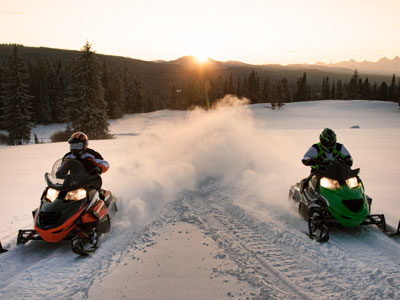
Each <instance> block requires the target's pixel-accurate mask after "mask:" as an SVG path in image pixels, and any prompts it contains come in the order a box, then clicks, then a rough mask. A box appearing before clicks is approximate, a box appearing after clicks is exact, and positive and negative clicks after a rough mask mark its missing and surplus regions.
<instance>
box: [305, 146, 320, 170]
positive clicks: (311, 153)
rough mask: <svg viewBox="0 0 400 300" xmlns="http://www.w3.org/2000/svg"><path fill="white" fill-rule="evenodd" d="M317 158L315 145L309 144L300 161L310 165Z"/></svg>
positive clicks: (315, 161) (313, 163)
mask: <svg viewBox="0 0 400 300" xmlns="http://www.w3.org/2000/svg"><path fill="white" fill-rule="evenodd" d="M317 158H318V151H317V149H315V147H313V146H311V147H310V149H308V151H307V152H306V154H304V157H303V159H302V160H301V162H302V163H303V164H304V165H306V166H312V165H315V164H316V163H317Z"/></svg>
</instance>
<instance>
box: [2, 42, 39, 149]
mask: <svg viewBox="0 0 400 300" xmlns="http://www.w3.org/2000/svg"><path fill="white" fill-rule="evenodd" d="M3 88H4V90H3V92H4V98H3V99H4V121H5V123H4V124H5V128H6V130H7V131H8V139H9V143H10V144H11V145H16V144H23V143H29V141H30V136H31V128H32V125H31V122H30V120H31V111H30V102H31V100H32V96H31V95H30V94H29V73H28V71H27V68H26V66H25V64H24V62H23V60H22V59H21V57H20V56H19V53H18V47H17V45H14V46H13V50H12V54H11V55H10V56H9V57H8V59H7V62H6V67H5V70H4V87H3Z"/></svg>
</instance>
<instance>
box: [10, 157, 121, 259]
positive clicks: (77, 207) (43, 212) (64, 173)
mask: <svg viewBox="0 0 400 300" xmlns="http://www.w3.org/2000/svg"><path fill="white" fill-rule="evenodd" d="M45 179H46V182H47V187H46V188H45V190H44V192H43V194H42V197H41V199H40V206H39V208H37V209H35V210H34V211H33V212H32V215H33V219H34V229H33V230H20V231H19V233H18V239H17V244H25V243H26V242H28V241H30V240H44V241H46V242H50V243H57V242H60V241H62V240H67V239H68V240H71V247H72V251H73V252H75V253H77V254H81V255H89V254H92V253H94V252H95V251H96V249H97V248H98V243H99V236H100V235H101V234H103V233H106V232H108V231H110V228H111V219H112V218H113V217H114V216H115V215H116V213H117V206H116V201H115V199H114V197H113V196H112V195H111V192H110V191H107V190H103V189H101V184H102V180H101V177H100V176H99V175H97V174H90V173H88V172H87V171H86V169H85V168H84V166H83V165H82V163H81V162H79V161H78V160H75V159H66V160H64V161H63V160H61V159H59V160H57V161H56V162H55V163H54V165H53V169H52V171H51V173H46V174H45Z"/></svg>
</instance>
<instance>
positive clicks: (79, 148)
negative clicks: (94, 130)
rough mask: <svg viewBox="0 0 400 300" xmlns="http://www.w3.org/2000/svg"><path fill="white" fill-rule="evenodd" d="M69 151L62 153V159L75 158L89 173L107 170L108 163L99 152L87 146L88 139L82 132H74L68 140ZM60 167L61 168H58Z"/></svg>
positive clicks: (100, 172)
mask: <svg viewBox="0 0 400 300" xmlns="http://www.w3.org/2000/svg"><path fill="white" fill-rule="evenodd" d="M68 143H69V149H70V152H68V153H67V154H65V155H64V157H63V160H64V159H77V160H79V161H80V162H81V163H82V165H83V166H84V167H85V169H86V170H87V171H88V172H89V173H90V174H99V175H100V174H102V173H105V172H107V170H108V168H109V167H110V165H109V164H108V162H107V161H105V160H104V159H103V157H102V156H101V154H100V153H98V152H96V151H94V150H93V149H90V148H88V145H89V139H88V137H87V135H86V134H84V133H83V132H80V131H78V132H75V133H73V134H72V135H71V137H70V138H69V140H68ZM60 169H61V168H60Z"/></svg>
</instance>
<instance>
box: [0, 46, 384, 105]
mask: <svg viewBox="0 0 400 300" xmlns="http://www.w3.org/2000/svg"><path fill="white" fill-rule="evenodd" d="M10 51H11V46H10V45H4V44H3V45H0V62H2V61H3V60H4V59H5V58H6V57H7V56H8V55H9V53H10ZM21 54H22V56H23V57H24V59H26V60H33V61H37V60H40V59H42V60H50V61H55V60H61V61H66V62H68V61H71V60H72V59H74V58H75V57H77V55H78V54H79V51H73V50H63V49H52V48H45V47H40V48H35V47H23V48H21ZM99 56H100V58H101V60H102V61H104V62H106V63H107V64H108V65H109V66H111V67H118V68H121V69H123V68H127V69H129V70H130V71H133V72H135V73H136V74H137V75H138V76H140V78H141V80H142V82H143V84H144V86H145V88H146V89H147V90H148V91H151V92H152V93H153V94H154V95H155V96H157V97H160V98H166V97H168V93H169V90H170V87H171V86H172V85H175V86H176V87H177V88H182V86H183V85H184V84H185V83H187V82H188V80H189V79H190V78H194V77H195V76H197V75H198V74H199V72H208V74H209V75H211V76H218V75H221V76H222V77H223V78H224V79H226V78H228V77H229V76H230V74H232V75H233V78H234V81H236V79H237V78H244V77H247V76H249V74H250V72H251V71H253V70H255V71H256V72H257V74H258V75H259V76H260V78H265V77H266V76H268V78H269V80H270V81H271V82H275V81H278V80H282V79H283V78H286V79H287V80H288V82H289V86H290V87H292V88H293V87H295V85H296V81H297V79H298V78H299V77H301V76H302V75H303V73H304V72H307V78H308V81H309V83H310V84H311V87H312V88H313V89H315V90H319V89H320V88H321V83H322V80H323V78H324V77H326V76H329V78H330V79H331V82H332V81H337V80H342V81H343V82H346V81H347V82H348V81H349V80H350V78H351V76H352V74H353V73H354V69H355V68H351V66H347V67H343V68H338V66H332V68H331V67H329V66H325V65H324V66H323V67H321V66H319V65H315V66H313V65H301V64H299V65H288V66H281V65H250V64H244V63H241V62H232V61H228V62H218V61H213V60H211V61H210V62H209V63H208V64H205V65H203V66H199V65H198V64H196V63H195V62H194V61H193V57H190V56H188V57H182V58H179V59H177V60H173V61H156V62H151V61H143V60H138V59H132V58H129V57H120V56H111V55H102V54H99ZM359 71H360V75H361V76H362V77H365V76H367V77H368V78H369V81H370V82H372V83H374V82H377V83H378V85H379V84H380V83H381V82H382V81H386V82H387V83H388V84H390V80H391V76H390V75H391V74H390V75H389V74H388V75H379V74H380V73H381V72H377V71H376V73H375V72H364V71H363V70H360V69H359ZM377 74H378V75H377Z"/></svg>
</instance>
